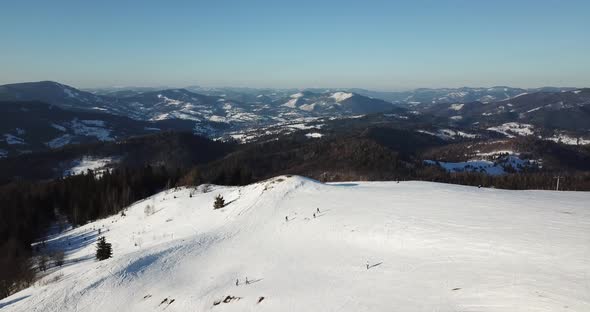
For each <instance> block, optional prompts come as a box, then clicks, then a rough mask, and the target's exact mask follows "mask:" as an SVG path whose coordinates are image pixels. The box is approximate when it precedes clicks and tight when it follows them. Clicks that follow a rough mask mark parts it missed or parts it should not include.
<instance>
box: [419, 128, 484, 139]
mask: <svg viewBox="0 0 590 312" xmlns="http://www.w3.org/2000/svg"><path fill="white" fill-rule="evenodd" d="M416 132H419V133H424V134H428V135H432V136H437V137H439V138H441V139H443V140H452V139H454V138H455V137H462V138H467V139H474V138H477V137H478V135H477V134H472V133H467V132H463V131H455V130H451V129H438V130H437V132H436V133H435V132H432V131H427V130H416Z"/></svg>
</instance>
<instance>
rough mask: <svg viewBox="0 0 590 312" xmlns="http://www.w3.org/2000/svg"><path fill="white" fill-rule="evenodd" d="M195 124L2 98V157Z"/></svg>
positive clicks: (179, 128) (188, 128)
mask: <svg viewBox="0 0 590 312" xmlns="http://www.w3.org/2000/svg"><path fill="white" fill-rule="evenodd" d="M193 127H194V125H193V123H192V122H187V121H175V122H173V123H170V122H169V121H141V120H134V119H131V118H128V117H123V116H117V115H111V114H106V113H102V112H100V111H98V112H93V111H71V110H64V109H62V108H60V107H58V106H55V105H52V104H46V103H43V102H37V101H4V102H0V157H6V156H14V155H19V154H23V153H30V152H36V151H43V150H48V149H56V148H61V147H62V146H64V145H66V144H80V143H90V142H101V141H102V142H108V141H115V140H120V139H123V138H126V137H130V136H136V135H145V134H151V133H154V132H159V131H166V130H175V131H192V130H193Z"/></svg>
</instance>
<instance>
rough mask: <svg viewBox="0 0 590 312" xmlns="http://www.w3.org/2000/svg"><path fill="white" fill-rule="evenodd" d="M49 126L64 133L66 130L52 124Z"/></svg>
mask: <svg viewBox="0 0 590 312" xmlns="http://www.w3.org/2000/svg"><path fill="white" fill-rule="evenodd" d="M51 126H52V127H53V128H55V129H57V130H59V131H61V132H66V128H65V127H64V126H60V125H58V124H55V123H52V124H51Z"/></svg>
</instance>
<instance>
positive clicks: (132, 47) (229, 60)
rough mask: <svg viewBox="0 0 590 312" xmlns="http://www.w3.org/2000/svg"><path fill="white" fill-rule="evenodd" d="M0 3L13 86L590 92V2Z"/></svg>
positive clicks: (1, 69)
mask: <svg viewBox="0 0 590 312" xmlns="http://www.w3.org/2000/svg"><path fill="white" fill-rule="evenodd" d="M0 4H1V6H0V38H2V39H1V40H2V44H1V45H0V83H10V82H21V81H37V80H55V81H59V82H63V83H66V84H70V85H73V86H76V87H98V86H115V85H141V86H155V85H168V86H186V85H194V84H198V85H203V86H250V87H331V88H333V87H364V88H371V89H378V90H400V89H408V88H416V87H458V86H492V85H510V86H519V87H537V86H545V85H556V86H557V85H558V86H578V87H583V86H586V87H588V86H590V1H587V0H583V1H582V0H579V1H573V0H571V1H569V0H561V1H550V0H537V1H532V0H531V1H529V0H522V1H519V0H513V1H503V0H496V1H479V0H456V1H444V0H432V1H427V0H423V1H420V0H415V1H393V0H390V1H343V0H340V1H336V0H329V1H321V0H316V1H307V0H301V1H280V0H274V1H271V0H264V1H259V0H238V1H226V0H207V1H200V0H194V1H172V0H171V1H147V0H144V1H123V0H101V1H80V0H71V1H62V0H52V1H47V0H39V1H29V0H18V1H17V0H0Z"/></svg>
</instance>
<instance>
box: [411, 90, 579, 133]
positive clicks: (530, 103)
mask: <svg viewBox="0 0 590 312" xmlns="http://www.w3.org/2000/svg"><path fill="white" fill-rule="evenodd" d="M420 112H421V113H424V114H432V115H435V116H440V117H445V118H449V119H450V121H451V123H453V124H457V125H464V126H469V125H479V127H484V128H491V130H494V131H496V130H499V132H505V131H504V130H503V129H508V130H511V132H515V131H516V132H520V133H521V134H529V135H530V134H533V133H536V134H538V135H545V136H546V135H552V134H555V135H560V134H561V133H562V132H563V133H569V135H573V136H588V133H589V132H590V89H579V90H573V91H560V92H537V93H530V94H523V95H520V96H517V97H514V98H511V99H508V100H503V101H497V102H490V103H482V102H470V103H452V104H446V103H445V104H435V105H431V106H428V107H422V108H421V109H420ZM517 128H518V129H528V130H522V131H521V130H518V129H517ZM534 129H536V130H534ZM533 130H534V131H533ZM517 134H518V133H517Z"/></svg>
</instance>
